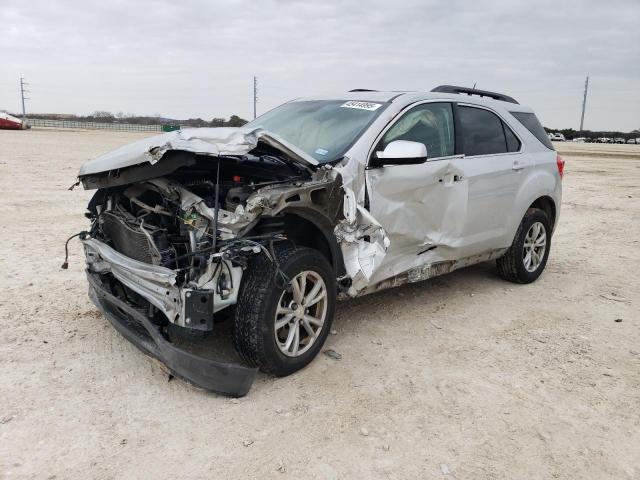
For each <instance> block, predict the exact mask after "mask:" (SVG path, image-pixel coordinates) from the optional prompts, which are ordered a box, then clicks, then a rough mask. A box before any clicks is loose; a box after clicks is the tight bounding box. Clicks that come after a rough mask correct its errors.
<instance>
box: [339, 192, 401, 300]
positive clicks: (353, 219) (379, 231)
mask: <svg viewBox="0 0 640 480" xmlns="http://www.w3.org/2000/svg"><path fill="white" fill-rule="evenodd" d="M343 188H344V191H345V196H344V220H343V221H342V222H340V223H339V224H338V225H337V226H336V228H335V230H334V232H335V235H336V239H337V241H338V243H339V244H340V249H341V250H342V256H343V258H344V266H345V270H346V272H347V275H348V276H349V278H351V286H350V287H349V290H348V291H347V293H348V294H349V295H351V296H355V295H357V293H358V292H359V291H360V290H362V289H363V288H365V287H366V286H367V285H368V284H369V281H370V279H371V276H372V275H373V273H374V272H375V270H376V269H377V268H378V267H379V266H380V264H381V263H382V260H383V259H384V257H385V255H386V253H387V248H388V247H389V238H388V237H387V235H386V233H385V231H384V229H383V228H382V226H381V225H380V224H379V223H378V221H377V220H376V219H375V218H373V217H372V216H371V214H370V213H369V212H368V211H367V210H365V208H364V207H362V206H361V205H358V204H357V202H356V199H355V194H354V192H353V190H351V189H350V188H348V187H343Z"/></svg>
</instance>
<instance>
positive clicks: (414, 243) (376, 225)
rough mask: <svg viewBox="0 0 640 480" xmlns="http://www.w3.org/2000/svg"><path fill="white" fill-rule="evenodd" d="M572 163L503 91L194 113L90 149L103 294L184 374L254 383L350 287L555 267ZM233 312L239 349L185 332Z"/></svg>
mask: <svg viewBox="0 0 640 480" xmlns="http://www.w3.org/2000/svg"><path fill="white" fill-rule="evenodd" d="M563 166H564V163H563V161H562V160H561V159H560V157H558V156H557V155H556V152H555V151H554V150H553V147H552V145H551V144H550V142H549V139H548V137H547V136H546V134H545V132H544V129H543V128H542V126H541V125H540V123H539V122H538V120H537V118H536V116H535V115H534V113H533V111H532V110H531V109H530V108H528V107H525V106H522V105H520V104H518V102H516V101H515V100H514V99H512V98H510V97H507V96H505V95H501V94H498V93H493V92H487V91H481V90H475V89H467V88H462V87H453V86H448V85H445V86H441V87H437V88H435V89H434V90H432V91H431V92H428V93H414V92H378V91H370V90H353V91H351V92H348V93H345V94H343V95H339V96H334V97H326V98H324V97H323V98H308V99H298V100H294V101H291V102H288V103H286V104H284V105H282V106H280V107H278V108H276V109H274V110H272V111H270V112H268V113H266V114H265V115H263V116H261V117H259V118H257V119H256V120H254V121H253V122H251V123H249V124H247V125H245V126H244V127H242V128H240V129H235V128H202V129H184V130H179V131H175V132H171V133H167V134H163V135H158V136H155V137H151V138H147V139H144V140H142V141H139V142H136V143H133V144H131V145H128V146H125V147H122V148H120V149H118V150H116V151H114V152H111V153H109V154H106V155H103V156H101V157H99V158H96V159H95V160H93V161H90V162H88V163H86V164H85V165H84V166H83V167H82V169H81V170H80V174H79V180H80V181H81V182H82V184H83V186H84V187H85V188H86V189H97V192H96V193H95V195H94V196H93V198H92V199H91V201H90V202H89V206H88V213H87V216H88V217H89V218H90V220H91V228H90V230H89V231H88V232H82V233H81V234H80V236H81V240H82V242H83V244H84V249H85V254H86V262H87V277H88V280H89V284H90V296H91V298H92V300H93V302H94V303H95V304H96V305H97V306H98V308H99V309H100V310H101V311H102V312H103V313H104V314H105V316H106V317H107V318H108V319H109V320H110V321H111V322H112V324H113V325H114V326H115V327H116V328H117V329H118V330H119V331H120V332H121V333H122V334H123V335H124V336H125V337H126V338H127V339H129V340H130V341H132V342H133V343H134V344H135V345H136V346H138V347H139V348H140V349H141V350H142V351H144V352H145V353H147V354H149V355H152V356H154V357H156V358H158V359H159V360H161V361H162V362H164V363H165V364H166V365H167V366H168V367H169V369H170V370H171V371H172V372H173V373H174V374H175V375H177V376H179V377H182V378H184V379H186V380H188V381H190V382H191V383H193V384H195V385H198V386H200V387H203V388H205V389H208V390H212V391H216V392H220V393H224V394H228V395H235V396H238V395H244V394H245V393H246V392H247V391H248V390H249V388H250V386H251V383H252V382H253V379H254V377H255V375H256V372H257V370H258V369H260V370H262V371H264V372H269V373H272V374H274V375H277V376H283V375H288V374H291V373H293V372H295V371H297V370H299V369H300V368H302V367H304V366H305V365H307V364H308V363H309V362H310V361H311V360H312V359H313V358H314V357H315V356H316V355H317V353H318V352H319V351H320V349H321V348H322V345H323V343H324V341H325V339H326V337H327V334H328V332H329V330H330V327H331V322H332V320H333V316H334V309H335V306H336V299H337V298H341V297H355V296H360V295H366V294H369V293H372V292H376V291H379V290H382V289H385V288H390V287H395V286H398V285H401V284H404V283H407V282H417V281H421V280H425V279H428V278H431V277H434V276H437V275H442V274H445V273H448V272H451V271H453V270H456V269H458V268H461V267H465V266H468V265H472V264H475V263H478V262H484V261H488V260H492V259H496V261H497V264H498V272H499V274H500V275H501V276H502V277H504V278H505V279H507V280H510V281H513V282H519V283H528V282H532V281H534V280H535V279H536V278H538V276H539V275H540V274H541V273H542V271H543V269H544V268H545V264H546V262H547V258H548V255H549V249H550V247H551V234H552V232H553V229H554V227H555V225H556V223H557V221H558V215H559V212H560V200H561V179H562V173H563ZM218 319H225V320H226V321H227V322H230V323H231V331H232V337H233V343H234V346H235V350H237V352H238V353H239V358H241V360H238V361H236V362H229V361H222V360H215V359H212V358H210V356H207V357H203V356H198V355H195V354H194V353H192V352H191V351H188V350H186V349H183V348H179V347H178V346H176V343H175V342H173V341H172V340H173V335H175V334H176V332H198V333H203V334H204V333H214V334H215V332H216V330H217V329H218V328H220V323H219V322H218Z"/></svg>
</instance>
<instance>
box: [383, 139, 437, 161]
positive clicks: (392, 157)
mask: <svg viewBox="0 0 640 480" xmlns="http://www.w3.org/2000/svg"><path fill="white" fill-rule="evenodd" d="M376 157H377V158H374V159H372V163H373V166H377V167H381V166H383V165H417V164H419V163H424V162H426V161H427V147H426V145H425V144H424V143H420V142H410V141H408V140H395V141H393V142H391V143H390V144H389V145H387V147H386V148H385V149H384V151H383V152H376Z"/></svg>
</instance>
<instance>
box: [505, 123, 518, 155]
mask: <svg viewBox="0 0 640 480" xmlns="http://www.w3.org/2000/svg"><path fill="white" fill-rule="evenodd" d="M502 126H503V127H504V135H505V136H506V137H507V150H508V151H509V152H517V151H518V150H520V140H518V137H516V134H515V133H513V130H511V129H510V128H509V126H508V125H507V124H506V123H504V122H502Z"/></svg>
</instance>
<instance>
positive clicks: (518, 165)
mask: <svg viewBox="0 0 640 480" xmlns="http://www.w3.org/2000/svg"><path fill="white" fill-rule="evenodd" d="M524 167H525V166H524V165H523V164H522V163H520V162H519V161H518V160H515V161H514V162H513V166H512V167H511V168H512V169H513V170H515V171H516V172H517V171H518V170H522V169H523V168H524Z"/></svg>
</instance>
